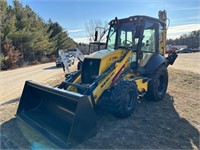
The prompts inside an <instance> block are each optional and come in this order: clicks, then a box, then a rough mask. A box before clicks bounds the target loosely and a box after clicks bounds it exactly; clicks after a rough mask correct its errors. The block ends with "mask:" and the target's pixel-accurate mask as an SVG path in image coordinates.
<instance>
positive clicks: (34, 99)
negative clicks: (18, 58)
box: [16, 81, 97, 148]
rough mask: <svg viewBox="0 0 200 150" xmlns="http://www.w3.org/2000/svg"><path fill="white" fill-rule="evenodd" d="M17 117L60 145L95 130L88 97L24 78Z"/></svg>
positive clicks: (67, 143)
mask: <svg viewBox="0 0 200 150" xmlns="http://www.w3.org/2000/svg"><path fill="white" fill-rule="evenodd" d="M16 116H17V118H19V119H20V120H22V121H23V122H25V123H27V124H28V125H30V126H31V127H32V128H34V129H36V130H37V131H39V132H40V133H41V134H42V135H44V136H45V137H46V138H47V139H49V140H50V141H52V142H53V143H54V144H55V145H57V146H58V147H62V148H67V147H70V146H74V145H77V144H78V143H81V142H82V141H84V140H86V139H88V138H90V137H92V136H94V135H95V134H96V132H97V120H96V114H95V112H94V110H93V107H92V106H91V104H90V102H89V100H88V97H87V96H84V95H81V94H78V93H74V92H70V91H66V90H61V89H58V88H54V87H50V86H43V85H40V84H37V83H34V82H31V81H26V83H25V86H24V90H23V93H22V96H21V99H20V103H19V106H18V110H17V114H16Z"/></svg>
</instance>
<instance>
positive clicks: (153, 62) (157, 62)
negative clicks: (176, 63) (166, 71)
mask: <svg viewBox="0 0 200 150" xmlns="http://www.w3.org/2000/svg"><path fill="white" fill-rule="evenodd" d="M167 62H168V61H167V59H166V58H165V57H164V56H162V55H161V54H160V53H155V54H154V55H153V56H152V57H151V58H150V59H149V61H148V62H147V64H146V65H145V66H144V70H145V74H146V75H150V74H152V73H153V72H154V71H155V70H156V69H157V68H158V67H160V66H161V65H162V64H164V65H166V67H167Z"/></svg>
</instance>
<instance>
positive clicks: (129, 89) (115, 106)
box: [111, 80, 138, 118]
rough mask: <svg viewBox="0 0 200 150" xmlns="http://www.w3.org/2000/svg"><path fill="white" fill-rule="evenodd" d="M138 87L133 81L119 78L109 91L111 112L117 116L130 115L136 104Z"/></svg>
mask: <svg viewBox="0 0 200 150" xmlns="http://www.w3.org/2000/svg"><path fill="white" fill-rule="evenodd" d="M137 98H138V89H137V85H136V83H135V82H134V81H124V80H121V81H119V83H117V85H115V86H114V88H113V89H112V91H111V103H112V105H111V107H112V113H113V114H114V116H116V117H118V118H126V117H128V116H130V115H131V114H132V113H133V111H134V109H135V106H136V103H137Z"/></svg>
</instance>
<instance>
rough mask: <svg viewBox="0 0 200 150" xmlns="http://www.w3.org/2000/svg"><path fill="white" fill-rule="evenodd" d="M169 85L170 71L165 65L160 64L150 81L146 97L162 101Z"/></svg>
mask: <svg viewBox="0 0 200 150" xmlns="http://www.w3.org/2000/svg"><path fill="white" fill-rule="evenodd" d="M167 86H168V72H167V68H166V66H165V65H162V66H160V67H159V68H158V69H157V70H156V71H155V72H154V73H153V75H152V77H151V80H150V81H149V83H148V90H147V93H146V95H145V98H146V99H147V100H150V101H160V100H162V99H163V98H164V96H165V94H166V91H167Z"/></svg>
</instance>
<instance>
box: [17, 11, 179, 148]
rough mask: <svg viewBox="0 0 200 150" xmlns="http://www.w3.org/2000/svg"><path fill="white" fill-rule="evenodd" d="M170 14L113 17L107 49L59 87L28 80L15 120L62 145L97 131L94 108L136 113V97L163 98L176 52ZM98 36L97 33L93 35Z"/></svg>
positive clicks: (91, 57)
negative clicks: (171, 46)
mask: <svg viewBox="0 0 200 150" xmlns="http://www.w3.org/2000/svg"><path fill="white" fill-rule="evenodd" d="M166 19H167V17H166V12H165V11H160V12H159V19H156V18H152V17H148V16H131V17H128V18H125V19H117V18H115V19H114V20H111V21H110V23H109V24H110V28H109V31H108V35H107V42H106V49H105V50H100V51H97V52H94V53H92V54H90V55H89V56H87V57H86V58H85V59H84V61H83V62H82V67H81V69H80V70H78V71H77V72H74V73H72V74H71V75H68V76H67V78H66V80H65V81H63V82H62V83H61V84H60V85H59V86H57V87H50V86H49V87H48V86H44V85H40V84H37V83H34V82H32V81H26V83H25V86H24V90H23V93H22V96H21V100H20V103H19V107H18V110H17V114H16V116H17V118H19V119H20V120H22V121H24V122H25V123H27V124H28V125H30V126H31V127H32V128H34V129H36V130H37V131H39V132H40V133H41V134H42V135H44V136H45V137H46V138H48V139H49V140H51V141H53V142H54V143H55V144H56V145H59V146H61V147H68V145H73V144H77V143H80V142H82V141H84V140H86V139H88V138H90V137H92V136H94V135H95V134H96V132H97V119H96V114H95V108H96V106H102V107H105V108H106V109H108V110H109V111H110V112H111V113H112V114H114V116H116V117H119V118H126V117H128V116H130V115H131V114H132V113H133V110H134V108H135V105H136V103H137V99H138V98H139V97H141V96H144V97H145V98H146V99H147V100H150V101H159V100H162V99H163V97H164V96H165V93H166V90H167V85H168V72H167V67H168V65H169V64H171V65H172V64H173V63H174V61H175V59H176V57H177V54H176V53H172V54H169V55H168V57H166V58H165V50H166V32H167V29H166ZM95 35H96V36H98V32H97V33H96V34H95Z"/></svg>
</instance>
